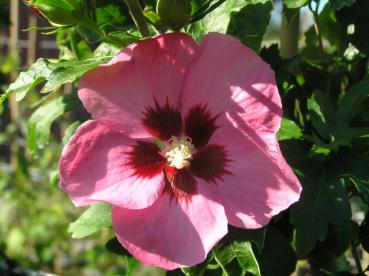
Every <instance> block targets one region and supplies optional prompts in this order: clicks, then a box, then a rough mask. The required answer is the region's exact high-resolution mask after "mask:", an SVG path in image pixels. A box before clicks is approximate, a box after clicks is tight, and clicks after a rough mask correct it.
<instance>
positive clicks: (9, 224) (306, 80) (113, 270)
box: [0, 0, 369, 276]
mask: <svg viewBox="0 0 369 276" xmlns="http://www.w3.org/2000/svg"><path fill="white" fill-rule="evenodd" d="M3 2H4V1H0V6H3V5H5V4H4V3H5V2H4V3H3ZM43 2H47V1H46V0H45V1H43ZM50 2H55V1H50ZM326 2H327V3H326V5H325V7H324V8H321V7H320V6H321V4H322V3H323V1H322V3H320V1H319V0H298V1H291V0H283V6H284V9H285V13H287V12H290V11H293V12H294V14H296V13H297V12H299V11H300V10H301V9H303V8H305V9H306V8H309V9H310V11H311V14H312V15H313V16H312V17H311V18H312V24H311V25H310V26H309V28H308V29H307V30H306V32H305V33H304V34H302V35H301V36H302V38H304V39H302V41H300V49H299V52H298V53H292V55H291V56H292V57H290V58H282V57H281V56H280V49H279V46H278V45H277V44H273V45H271V44H270V43H269V44H268V46H266V43H265V39H263V38H264V34H265V33H266V31H267V27H268V26H269V25H270V24H271V23H270V22H271V11H272V9H273V1H272V0H192V2H191V3H192V12H191V18H190V19H189V25H187V26H185V27H184V28H182V31H184V32H187V33H189V34H190V35H192V36H193V37H194V38H195V39H196V40H197V41H200V40H201V38H202V36H203V35H205V34H206V33H208V32H214V31H216V32H221V33H227V34H230V35H233V36H235V37H237V38H238V39H239V40H241V41H242V42H243V43H244V44H245V45H247V46H249V47H251V48H252V49H253V50H255V51H258V52H259V53H260V55H261V56H262V58H263V59H264V60H265V61H266V62H268V63H269V64H271V66H272V67H273V69H274V71H275V72H276V78H277V82H278V86H279V90H280V95H281V97H282V100H283V107H284V118H283V120H282V124H281V128H280V130H279V133H278V139H279V141H280V147H281V150H282V152H283V154H284V156H285V158H286V159H287V162H288V163H289V164H290V165H291V166H292V168H293V169H294V171H295V173H296V175H297V176H298V177H299V179H300V181H301V183H302V185H303V192H302V195H301V198H300V200H299V202H297V203H296V204H294V205H293V206H291V207H290V208H289V209H288V210H286V211H284V212H282V213H281V214H279V215H277V216H276V217H274V218H273V219H272V220H271V221H270V223H269V224H268V225H267V226H266V227H264V228H262V229H258V230H242V229H237V228H234V227H231V226H230V227H229V230H230V231H229V234H228V235H227V236H226V237H225V238H224V239H223V240H222V241H221V242H220V243H219V244H218V245H217V246H215V247H214V249H213V250H212V252H211V253H210V254H209V255H208V257H207V259H206V261H205V262H204V263H202V264H199V265H197V266H194V267H191V268H183V269H180V270H175V271H170V272H166V273H167V274H168V275H272V276H275V275H276V276H279V275H281V276H283V275H290V274H291V273H292V272H293V271H295V270H296V268H297V267H303V268H307V267H308V268H309V269H310V270H311V271H312V273H313V275H364V274H363V273H364V272H363V271H362V270H365V269H366V268H365V267H361V266H360V263H356V266H352V265H350V262H349V261H350V260H352V259H353V258H354V260H355V261H356V262H359V261H360V258H359V257H360V254H361V255H362V254H367V253H365V252H369V238H368V237H369V226H368V225H369V213H368V209H369V208H368V204H369V140H368V138H369V70H368V61H369V42H368V41H369V40H368V39H367V28H368V23H369V13H368V10H369V5H368V3H369V1H367V0H329V1H326ZM142 3H145V6H144V7H143V8H144V11H143V14H141V17H138V18H137V17H136V18H135V20H132V17H131V15H130V14H129V11H128V8H127V6H126V5H125V4H124V1H118V0H104V1H88V2H86V3H85V4H86V6H85V7H84V12H85V14H84V15H83V17H81V18H79V21H78V23H76V24H74V23H75V22H73V24H72V25H67V26H65V25H63V26H61V25H55V24H54V25H53V26H50V28H44V27H43V28H41V27H37V28H35V29H36V30H41V31H43V32H45V31H46V32H50V33H53V34H56V42H57V44H58V47H59V49H60V58H59V59H45V58H40V59H38V60H37V61H35V63H34V64H32V65H31V66H29V67H28V69H25V70H24V71H22V72H21V73H20V74H19V76H18V77H17V78H16V79H15V80H14V81H13V82H12V83H10V84H6V83H5V80H6V76H3V75H2V77H1V78H0V79H1V80H2V82H3V88H4V89H3V90H4V93H3V94H2V95H1V96H0V107H1V108H0V115H1V117H0V153H1V154H0V192H1V194H2V197H1V199H0V206H1V208H0V274H1V273H2V272H3V271H10V270H11V269H13V268H12V267H18V268H19V267H21V266H22V267H24V266H26V267H32V268H34V269H46V270H50V271H53V272H55V273H63V275H76V274H78V275H79V273H85V271H83V272H81V271H78V272H76V271H77V270H73V267H78V266H82V265H86V266H87V264H88V266H89V268H90V269H99V270H104V271H105V272H104V273H105V274H104V275H117V274H122V273H125V274H126V275H131V274H132V273H135V271H136V273H138V274H139V275H143V274H144V273H146V272H145V271H148V273H152V271H153V270H145V268H142V267H143V266H141V265H139V264H138V261H137V260H135V259H134V258H133V257H132V256H130V255H129V253H128V252H127V251H125V250H124V249H123V248H121V246H120V244H119V242H118V241H117V240H116V239H115V238H114V237H113V236H112V231H111V220H110V213H111V209H110V207H108V206H106V205H104V204H102V203H101V204H97V205H93V206H91V207H90V208H89V209H87V210H85V211H84V212H83V213H82V214H81V215H80V217H79V218H77V214H76V212H81V211H76V210H75V209H74V208H73V207H72V205H71V204H70V203H69V201H68V199H67V198H66V196H65V195H64V194H63V193H62V192H61V191H60V190H59V189H58V188H57V186H56V185H55V184H56V183H57V182H58V175H57V161H58V157H59V156H60V153H61V151H62V146H63V144H65V143H66V142H67V141H68V140H69V138H70V137H71V136H72V134H73V132H74V131H75V130H76V128H77V127H78V125H79V124H80V123H82V122H83V121H85V120H86V119H87V118H88V115H87V114H86V112H85V111H84V110H83V107H82V106H81V105H80V104H79V101H78V98H77V97H76V86H77V84H78V79H79V78H80V77H81V76H82V75H83V74H84V73H86V72H87V71H89V70H91V69H93V68H95V67H96V66H98V65H100V64H102V63H106V62H108V61H109V60H110V59H111V58H112V57H113V56H114V55H115V54H116V53H117V52H118V51H119V49H121V48H122V47H125V46H126V45H128V44H130V43H132V42H135V41H137V40H139V39H143V36H141V35H140V33H139V31H138V30H139V29H140V28H137V27H136V26H135V23H136V24H137V25H140V24H144V25H145V24H146V25H147V26H148V32H149V36H153V35H156V34H158V33H162V32H166V31H168V30H169V29H170V27H171V26H166V25H165V20H162V19H161V18H160V16H159V15H158V14H156V10H155V7H156V1H155V0H149V1H142ZM2 12H3V9H2V11H1V13H2ZM54 12H55V11H54ZM166 12H170V10H169V11H168V10H166ZM176 12H177V13H178V12H180V10H179V11H178V10H177V11H176ZM133 16H137V14H135V13H133ZM181 16H182V15H181ZM0 18H4V20H3V21H2V22H1V24H7V22H8V21H7V19H6V17H2V16H1V17H0ZM171 18H172V17H171ZM187 21H188V20H187V19H186V22H187ZM141 27H142V26H141ZM144 36H147V35H146V34H145V35H144ZM68 85H69V87H71V86H72V93H65V91H66V90H65V89H64V87H68ZM38 92H40V93H38ZM10 98H12V101H11V100H9V101H8V100H7V99H10ZM14 99H16V100H17V101H22V102H21V103H19V104H20V109H21V111H22V112H21V114H22V116H20V115H19V117H18V118H14V117H11V116H10V114H14V110H12V108H14V107H13V106H14ZM10 102H12V103H10ZM1 104H2V105H1ZM29 153H30V154H31V156H30V154H29ZM360 215H361V216H362V217H365V219H364V220H358V221H354V220H355V219H356V218H357V217H359V216H360ZM73 221H74V222H73ZM69 223H70V226H69V228H68V224H69ZM67 232H70V233H71V236H72V237H73V238H78V239H80V238H86V240H85V241H86V242H84V240H78V241H71V240H70V238H69V236H70V235H69V234H68V233H67ZM90 235H91V236H90ZM72 244H73V246H72ZM60 250H62V251H63V252H64V253H60V252H59V251H60ZM107 251H111V252H113V253H115V254H117V255H116V256H114V255H111V254H110V253H108V252H107ZM358 253H360V254H358ZM58 254H59V255H60V254H62V255H63V256H59V255H58ZM80 256H83V257H80ZM83 258H84V259H83ZM58 262H62V263H63V262H64V264H59V263H58ZM351 263H353V262H352V261H351ZM297 264H298V265H297ZM68 269H71V271H72V272H70V271H68ZM66 271H67V272H66ZM158 271H159V270H156V273H162V274H164V272H163V271H161V272H158ZM69 273H70V274H69ZM142 273H143V274H142ZM355 273H356V274H355ZM360 273H361V274H360ZM81 275H82V274H81Z"/></svg>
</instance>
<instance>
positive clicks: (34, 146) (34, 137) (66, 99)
mask: <svg viewBox="0 0 369 276" xmlns="http://www.w3.org/2000/svg"><path fill="white" fill-rule="evenodd" d="M78 104H79V101H78V99H77V98H76V97H75V96H74V95H67V96H61V97H59V98H57V99H55V100H52V101H50V102H48V103H47V104H44V105H42V106H40V107H39V108H38V109H37V110H36V111H35V112H34V113H33V114H32V116H31V117H30V118H29V120H28V121H27V146H28V149H29V150H30V152H31V153H32V155H33V156H34V157H37V156H38V149H39V148H44V147H45V145H47V144H48V142H49V138H50V128H51V125H52V123H53V122H54V121H55V120H56V119H57V118H59V117H60V116H61V115H63V114H64V113H65V112H68V111H71V110H72V109H74V108H75V107H77V106H78Z"/></svg>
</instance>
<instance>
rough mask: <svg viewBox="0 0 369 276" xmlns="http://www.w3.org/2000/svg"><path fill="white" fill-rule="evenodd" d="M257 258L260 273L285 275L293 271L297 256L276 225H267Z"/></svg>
mask: <svg viewBox="0 0 369 276" xmlns="http://www.w3.org/2000/svg"><path fill="white" fill-rule="evenodd" d="M282 252H283V253H282ZM281 253H282V254H281ZM258 260H259V265H260V269H261V274H262V275H273V276H285V275H291V273H293V272H294V271H295V268H296V263H297V256H296V253H295V251H294V250H293V248H292V246H291V242H290V240H289V239H288V238H287V237H286V236H285V235H283V234H282V233H281V231H280V230H279V229H278V228H277V227H275V226H269V227H268V229H267V231H266V235H265V244H264V247H263V250H262V252H261V255H260V256H258Z"/></svg>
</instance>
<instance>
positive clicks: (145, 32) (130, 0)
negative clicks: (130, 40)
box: [126, 0, 150, 37]
mask: <svg viewBox="0 0 369 276" xmlns="http://www.w3.org/2000/svg"><path fill="white" fill-rule="evenodd" d="M126 4H127V6H128V9H129V13H130V14H131V16H132V19H133V22H134V23H135V25H136V27H137V29H138V31H139V32H140V34H141V35H142V36H143V37H147V36H149V35H150V33H149V29H148V27H147V24H146V20H145V17H144V15H143V13H142V7H141V4H140V2H139V0H126Z"/></svg>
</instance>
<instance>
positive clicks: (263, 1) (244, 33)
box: [227, 0, 273, 51]
mask: <svg viewBox="0 0 369 276" xmlns="http://www.w3.org/2000/svg"><path fill="white" fill-rule="evenodd" d="M246 2H247V3H248V4H247V5H246V6H245V7H243V8H242V9H240V10H239V11H238V12H233V13H232V14H231V20H230V23H229V26H228V29H227V33H228V34H231V35H234V36H236V37H238V38H240V39H241V41H242V42H243V43H244V44H245V45H247V46H248V47H250V48H251V49H254V50H255V51H258V50H259V48H260V46H261V41H262V39H263V36H264V34H265V31H266V28H267V26H268V25H269V22H270V17H271V12H272V10H273V2H272V1H270V0H249V1H246Z"/></svg>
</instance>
